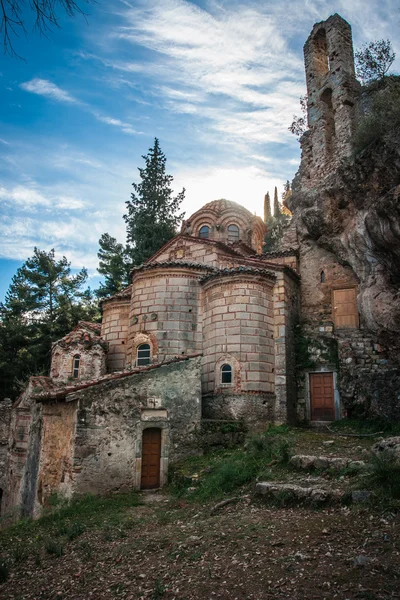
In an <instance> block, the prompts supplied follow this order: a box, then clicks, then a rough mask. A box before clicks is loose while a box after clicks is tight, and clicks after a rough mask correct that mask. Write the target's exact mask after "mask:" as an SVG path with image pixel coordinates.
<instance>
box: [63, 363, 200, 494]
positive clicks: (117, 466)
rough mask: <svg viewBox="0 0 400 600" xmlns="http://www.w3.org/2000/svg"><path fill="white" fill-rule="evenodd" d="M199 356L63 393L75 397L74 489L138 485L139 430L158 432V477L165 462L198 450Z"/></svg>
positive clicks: (164, 471)
mask: <svg viewBox="0 0 400 600" xmlns="http://www.w3.org/2000/svg"><path fill="white" fill-rule="evenodd" d="M200 367H201V365H200V358H195V359H188V360H186V361H181V362H178V363H173V364H170V365H166V366H160V367H159V368H157V369H154V370H152V371H148V372H145V373H143V374H136V375H131V376H127V377H124V378H123V379H118V380H115V381H110V382H107V383H103V384H98V385H96V386H94V387H92V388H88V389H87V390H84V391H81V392H78V393H76V394H73V395H70V396H69V397H67V401H78V415H77V430H76V431H77V433H76V440H75V455H74V464H73V483H71V485H72V487H73V490H74V492H79V493H86V492H92V493H104V492H106V491H111V490H122V489H129V488H132V487H134V488H140V473H141V442H142V433H143V430H144V429H145V428H147V427H158V428H160V429H162V430H163V436H162V449H161V452H162V465H161V467H162V482H161V483H165V482H166V475H167V468H168V462H169V461H170V460H176V459H178V458H180V457H183V456H186V455H190V454H196V453H197V452H198V442H197V437H196V429H198V428H199V426H200V418H201V381H200Z"/></svg>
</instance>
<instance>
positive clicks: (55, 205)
mask: <svg viewBox="0 0 400 600" xmlns="http://www.w3.org/2000/svg"><path fill="white" fill-rule="evenodd" d="M0 200H1V201H3V204H6V203H9V204H10V203H12V204H13V205H17V206H20V207H23V208H25V209H27V210H32V209H36V208H37V207H47V208H52V209H54V210H56V209H60V210H79V209H81V208H83V207H84V206H85V202H83V201H82V200H81V199H80V198H74V197H73V196H67V195H57V194H51V193H50V194H44V193H43V192H40V191H38V190H37V189H35V188H34V187H26V186H22V185H17V186H14V187H11V188H5V187H0Z"/></svg>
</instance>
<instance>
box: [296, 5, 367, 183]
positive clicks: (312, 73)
mask: <svg viewBox="0 0 400 600" xmlns="http://www.w3.org/2000/svg"><path fill="white" fill-rule="evenodd" d="M304 62H305V70H306V83H307V94H308V104H307V117H308V126H309V131H308V132H307V133H306V134H305V135H304V136H303V138H302V140H301V146H302V153H303V156H302V173H301V176H302V186H303V187H311V186H312V185H313V184H314V183H315V180H316V179H317V178H321V177H324V176H325V175H326V174H328V173H329V172H332V171H333V170H334V169H335V168H336V167H337V165H338V162H339V161H340V159H341V158H342V157H343V156H346V155H347V154H349V151H350V146H349V139H350V137H351V135H352V133H353V132H354V127H355V122H356V117H357V114H356V112H357V108H356V107H357V98H358V95H359V90H360V84H359V83H358V81H357V80H356V78H355V72H354V56H353V43H352V35H351V27H350V25H349V24H348V23H347V22H346V21H345V20H344V19H342V17H340V16H339V15H337V14H335V15H332V16H331V17H329V19H327V20H326V21H322V22H321V23H316V24H315V25H314V27H313V29H312V31H311V34H310V36H309V38H308V40H307V41H306V43H305V45H304Z"/></svg>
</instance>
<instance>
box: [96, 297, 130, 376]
mask: <svg viewBox="0 0 400 600" xmlns="http://www.w3.org/2000/svg"><path fill="white" fill-rule="evenodd" d="M102 309H103V314H102V319H101V336H102V338H104V339H105V340H106V342H108V354H107V372H108V373H112V372H114V371H123V370H124V368H125V361H126V345H127V338H128V326H129V310H130V297H129V298H128V299H122V300H119V299H116V300H110V301H108V302H104V303H103V305H102Z"/></svg>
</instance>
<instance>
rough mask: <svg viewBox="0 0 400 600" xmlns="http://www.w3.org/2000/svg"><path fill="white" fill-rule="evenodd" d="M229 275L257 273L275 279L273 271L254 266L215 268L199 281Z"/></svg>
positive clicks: (203, 281)
mask: <svg viewBox="0 0 400 600" xmlns="http://www.w3.org/2000/svg"><path fill="white" fill-rule="evenodd" d="M230 275H259V276H261V277H266V278H267V279H272V280H273V281H275V279H276V275H275V273H274V272H273V271H267V270H266V269H257V268H255V267H234V268H233V269H229V268H226V269H215V271H214V272H213V273H210V274H209V275H206V276H205V277H202V278H201V279H200V283H205V282H206V281H210V279H214V278H216V277H229V276H230Z"/></svg>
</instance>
